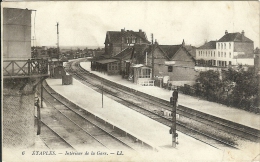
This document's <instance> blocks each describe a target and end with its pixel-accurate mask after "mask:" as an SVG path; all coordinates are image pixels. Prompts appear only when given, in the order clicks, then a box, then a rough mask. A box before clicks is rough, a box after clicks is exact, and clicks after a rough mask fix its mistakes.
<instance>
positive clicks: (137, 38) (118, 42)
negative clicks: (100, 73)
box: [104, 29, 150, 57]
mask: <svg viewBox="0 0 260 162" xmlns="http://www.w3.org/2000/svg"><path fill="white" fill-rule="evenodd" d="M104 44H105V55H107V56H109V57H113V56H114V55H116V54H118V53H120V52H121V51H123V50H124V49H125V48H127V47H129V46H133V45H134V44H150V42H149V41H148V40H147V37H146V34H145V32H143V31H142V30H141V29H140V30H139V31H137V32H135V31H132V30H126V31H125V29H121V31H107V33H106V39H105V43H104Z"/></svg>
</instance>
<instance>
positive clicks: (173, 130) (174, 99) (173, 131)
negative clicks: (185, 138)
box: [170, 89, 178, 148]
mask: <svg viewBox="0 0 260 162" xmlns="http://www.w3.org/2000/svg"><path fill="white" fill-rule="evenodd" d="M177 101H178V91H177V90H176V89H174V91H173V93H172V97H171V98H170V103H171V104H172V128H171V130H170V133H171V134H172V147H174V148H175V147H176V144H178V142H177V140H176V138H177V137H178V134H177V133H176V109H177Z"/></svg>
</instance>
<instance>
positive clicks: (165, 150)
mask: <svg viewBox="0 0 260 162" xmlns="http://www.w3.org/2000/svg"><path fill="white" fill-rule="evenodd" d="M46 81H47V84H48V85H49V86H50V87H51V88H52V89H53V90H54V91H56V92H57V93H59V94H60V95H62V96H63V97H65V98H67V99H69V100H70V101H71V102H73V103H75V104H77V105H78V106H79V107H81V108H83V109H85V110H86V111H88V112H90V113H92V114H95V115H96V116H97V117H98V118H101V119H103V120H105V121H106V122H107V123H110V124H111V125H113V126H115V127H118V128H120V129H121V130H123V131H125V132H126V135H127V134H130V135H131V136H134V137H135V138H136V139H138V140H139V141H143V142H144V143H146V144H148V145H150V146H152V147H153V148H154V149H155V150H157V152H155V151H154V153H152V154H151V153H146V152H145V151H144V152H143V153H142V154H140V153H139V154H138V156H140V157H141V158H145V159H146V160H147V159H149V160H152V161H163V160H169V159H170V160H172V161H180V160H182V161H191V160H192V161H194V160H197V161H209V160H214V161H223V159H225V160H232V159H244V160H249V159H250V160H251V159H252V155H249V154H246V155H245V154H241V152H240V151H239V150H233V149H229V150H228V151H226V150H220V149H216V148H214V147H212V146H210V145H207V144H205V143H203V142H200V141H198V140H196V139H194V138H192V137H190V136H187V135H185V134H183V133H181V132H178V134H179V139H178V142H179V145H177V148H175V149H174V148H172V147H171V134H169V127H167V126H165V125H163V124H160V123H158V122H156V121H154V120H152V119H150V118H148V117H146V116H144V115H142V114H140V113H138V112H136V111H134V110H132V109H129V108H127V107H126V106H124V105H122V104H120V103H118V102H116V101H114V100H112V99H110V98H108V97H106V96H103V108H102V102H101V101H102V95H101V94H100V93H98V92H96V91H95V90H93V89H91V88H89V87H87V86H85V85H84V84H82V83H81V82H79V81H77V80H76V79H73V85H62V81H61V79H47V80H46ZM90 94H91V95H90ZM126 154H127V153H126Z"/></svg>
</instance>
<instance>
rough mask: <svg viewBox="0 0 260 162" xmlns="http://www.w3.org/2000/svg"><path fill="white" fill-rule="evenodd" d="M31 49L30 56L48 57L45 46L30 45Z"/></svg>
mask: <svg viewBox="0 0 260 162" xmlns="http://www.w3.org/2000/svg"><path fill="white" fill-rule="evenodd" d="M31 49H32V58H45V59H46V58H49V55H48V52H47V47H45V46H41V47H39V46H36V47H31Z"/></svg>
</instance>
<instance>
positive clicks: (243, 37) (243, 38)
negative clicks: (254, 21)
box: [241, 30, 245, 41]
mask: <svg viewBox="0 0 260 162" xmlns="http://www.w3.org/2000/svg"><path fill="white" fill-rule="evenodd" d="M241 34H242V41H244V40H245V32H244V30H242V32H241Z"/></svg>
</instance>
